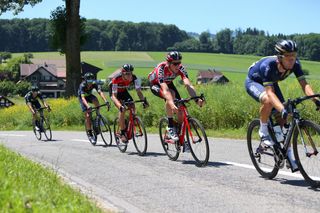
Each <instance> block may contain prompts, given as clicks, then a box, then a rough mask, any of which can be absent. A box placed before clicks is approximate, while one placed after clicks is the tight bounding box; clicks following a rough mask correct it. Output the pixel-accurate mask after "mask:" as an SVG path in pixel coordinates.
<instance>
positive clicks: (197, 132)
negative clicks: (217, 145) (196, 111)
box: [186, 118, 210, 166]
mask: <svg viewBox="0 0 320 213" xmlns="http://www.w3.org/2000/svg"><path fill="white" fill-rule="evenodd" d="M188 121H189V125H190V131H189V130H188V128H187V131H186V135H187V143H188V145H189V148H190V152H191V155H192V157H193V158H194V159H195V161H196V162H197V165H198V166H206V165H207V164H208V161H209V155H210V151H209V143H208V138H207V135H206V132H205V130H204V128H203V126H202V125H201V123H200V122H199V121H198V120H197V119H195V118H189V119H188Z"/></svg>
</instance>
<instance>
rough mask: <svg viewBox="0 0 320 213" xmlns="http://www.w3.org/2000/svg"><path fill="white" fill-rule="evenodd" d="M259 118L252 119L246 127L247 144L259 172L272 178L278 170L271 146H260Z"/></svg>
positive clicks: (265, 176)
mask: <svg viewBox="0 0 320 213" xmlns="http://www.w3.org/2000/svg"><path fill="white" fill-rule="evenodd" d="M259 128H260V120H259V119H255V120H253V121H252V122H251V123H250V124H249V127H248V132H247V145H248V151H249V155H250V158H251V161H252V163H253V165H254V167H255V168H256V170H257V171H258V172H259V174H260V175H261V176H262V177H264V178H268V179H272V178H274V177H275V176H276V175H277V174H278V171H279V168H278V167H277V166H276V163H275V160H274V151H273V149H272V148H262V147H261V146H260V143H261V142H260V136H259Z"/></svg>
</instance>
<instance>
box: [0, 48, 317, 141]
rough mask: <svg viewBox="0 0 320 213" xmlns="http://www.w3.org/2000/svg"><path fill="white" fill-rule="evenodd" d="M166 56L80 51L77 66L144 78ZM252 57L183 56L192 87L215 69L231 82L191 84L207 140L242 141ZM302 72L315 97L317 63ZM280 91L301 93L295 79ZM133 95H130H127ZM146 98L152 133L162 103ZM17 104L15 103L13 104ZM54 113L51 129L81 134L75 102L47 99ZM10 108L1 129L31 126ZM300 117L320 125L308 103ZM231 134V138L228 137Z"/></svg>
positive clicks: (250, 114)
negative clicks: (130, 70)
mask: <svg viewBox="0 0 320 213" xmlns="http://www.w3.org/2000/svg"><path fill="white" fill-rule="evenodd" d="M33 55H34V57H35V58H42V59H64V56H61V55H60V54H58V53H53V52H52V53H51V52H50V53H33ZM165 55H166V53H165V52H82V54H81V57H82V61H85V62H88V63H91V64H93V65H95V66H97V67H100V68H101V69H102V71H100V72H99V74H98V78H99V79H106V78H107V76H109V75H110V74H111V73H112V72H114V71H115V70H116V69H117V68H119V67H120V66H121V65H122V64H124V63H132V64H133V65H134V66H135V71H134V72H135V74H136V75H137V76H139V77H141V78H145V77H146V76H147V74H148V73H149V72H150V71H151V70H152V68H153V67H154V66H155V65H156V64H157V63H158V62H160V61H162V60H164V58H165ZM259 58H260V57H257V56H242V55H225V54H210V53H183V60H182V61H183V64H184V65H185V66H186V67H187V69H188V73H189V76H190V78H191V80H192V82H193V83H194V84H195V83H196V75H197V73H198V70H200V69H204V70H206V69H209V68H215V69H216V70H218V71H221V72H223V73H224V75H225V76H226V77H227V78H229V80H230V82H229V83H228V84H226V85H196V89H197V91H198V92H199V93H200V92H201V93H204V94H205V96H206V101H207V104H206V106H205V107H203V108H202V109H199V108H198V107H196V106H195V105H194V104H191V105H190V108H189V110H190V114H191V115H193V116H194V117H196V118H198V119H200V121H201V122H202V123H203V124H204V126H205V128H206V129H207V131H208V132H209V135H211V136H223V137H224V136H226V137H240V138H242V137H245V134H244V133H245V129H246V126H247V124H248V122H249V121H250V120H251V119H252V118H254V117H257V116H258V108H259V105H258V103H256V102H255V101H254V100H253V99H252V98H250V97H249V96H248V95H247V93H246V91H245V89H244V80H245V77H246V74H247V69H248V67H249V66H250V65H251V64H252V63H253V62H255V61H256V60H258V59H259ZM301 63H302V67H303V69H307V70H308V71H309V73H310V75H309V76H308V79H309V82H310V84H311V85H312V86H313V88H314V90H315V92H317V91H318V92H320V86H319V83H318V77H319V76H320V75H319V74H320V62H311V61H301ZM175 84H176V85H177V86H178V90H179V91H180V93H181V94H182V96H183V97H187V93H186V91H185V89H184V88H183V86H182V85H180V84H179V81H178V80H176V82H175ZM280 87H281V88H282V90H283V93H284V95H285V96H286V97H288V98H289V97H290V98H294V97H297V96H302V95H303V93H302V91H301V89H300V86H299V84H298V82H297V81H296V79H295V78H294V76H292V77H291V78H289V79H287V80H286V81H284V82H281V83H280ZM131 94H132V95H133V96H134V97H136V96H135V91H131ZM144 94H145V96H146V97H147V99H148V100H149V102H150V103H151V106H150V108H149V109H147V110H146V111H143V109H142V108H141V107H140V108H139V107H138V114H140V115H141V117H142V118H143V120H144V122H145V123H146V125H147V127H148V128H149V129H150V130H151V131H156V128H157V125H158V121H159V119H160V117H162V116H163V115H164V108H163V104H162V101H161V100H160V99H158V98H156V97H155V96H153V95H152V94H151V92H150V91H149V90H145V91H144ZM18 102H19V101H18ZM48 102H49V103H50V105H51V106H52V108H53V112H52V113H51V114H50V118H51V122H52V124H53V126H54V127H57V128H59V129H70V128H71V129H82V125H83V116H82V114H81V111H80V107H79V104H78V101H77V99H76V98H71V99H68V100H65V99H58V100H54V99H50V100H48ZM20 103H21V104H22V105H18V106H15V107H12V108H9V109H5V110H1V111H0V117H1V118H2V119H4V121H5V122H2V123H1V124H0V129H25V128H29V126H30V115H29V113H28V111H27V109H26V107H25V106H24V104H23V101H22V102H20ZM104 113H105V115H106V117H108V118H109V120H110V121H111V122H112V121H113V119H114V118H115V117H116V115H117V110H116V109H115V107H113V108H112V109H111V111H110V112H108V113H107V112H104ZM302 113H303V115H305V116H307V117H308V118H310V119H312V120H316V121H317V122H320V118H319V115H318V113H317V112H315V111H314V106H313V104H311V103H310V102H309V103H306V105H304V108H303V109H302ZM233 134H235V135H233Z"/></svg>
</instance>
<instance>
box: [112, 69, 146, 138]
mask: <svg viewBox="0 0 320 213" xmlns="http://www.w3.org/2000/svg"><path fill="white" fill-rule="evenodd" d="M133 70H134V67H133V66H132V65H131V64H124V65H123V66H122V69H121V72H120V73H118V74H117V75H116V76H114V77H113V78H112V80H111V82H110V84H109V95H110V97H111V100H112V101H113V102H114V104H115V106H116V107H117V108H118V109H119V125H120V128H121V140H122V141H123V142H125V141H127V136H126V124H125V112H126V109H125V106H123V105H122V102H124V101H133V99H132V97H131V95H130V94H129V92H128V87H129V86H130V85H132V84H134V86H135V89H136V91H137V95H138V96H139V99H140V100H144V103H143V107H144V108H146V107H148V106H149V103H148V102H147V99H146V98H145V97H144V96H143V94H142V92H141V80H140V79H139V78H137V76H136V75H134V74H133V73H132V72H133Z"/></svg>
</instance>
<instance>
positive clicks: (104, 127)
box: [98, 116, 112, 146]
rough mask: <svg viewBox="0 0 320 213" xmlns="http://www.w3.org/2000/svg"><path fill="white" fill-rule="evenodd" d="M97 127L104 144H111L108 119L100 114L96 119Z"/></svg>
mask: <svg viewBox="0 0 320 213" xmlns="http://www.w3.org/2000/svg"><path fill="white" fill-rule="evenodd" d="M98 124H99V126H98V129H99V132H100V134H101V138H102V140H103V142H104V144H105V145H106V146H111V144H112V133H111V128H110V125H109V122H108V120H107V119H106V118H105V117H103V116H101V117H100V118H99V121H98Z"/></svg>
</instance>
